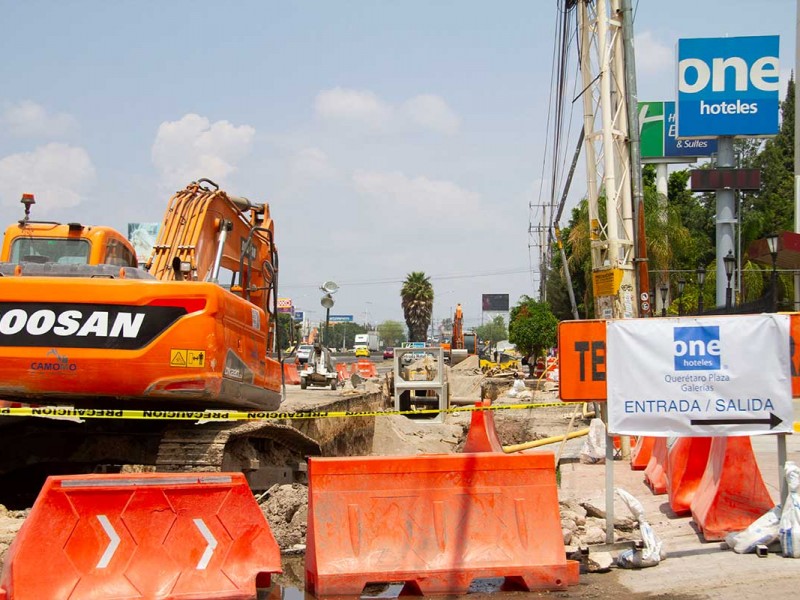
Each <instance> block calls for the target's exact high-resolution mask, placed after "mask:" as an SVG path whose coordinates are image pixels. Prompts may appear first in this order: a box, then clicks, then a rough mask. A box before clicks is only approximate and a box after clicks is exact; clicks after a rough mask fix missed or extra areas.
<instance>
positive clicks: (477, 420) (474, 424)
mask: <svg viewBox="0 0 800 600" xmlns="http://www.w3.org/2000/svg"><path fill="white" fill-rule="evenodd" d="M491 404H492V403H491V402H488V401H486V402H476V403H475V406H478V407H479V406H491ZM502 451H503V444H501V443H500V438H499V437H498V436H497V429H496V428H495V426H494V411H491V410H474V411H472V418H471V419H470V423H469V431H468V432H467V439H466V441H465V442H464V449H463V450H462V452H502Z"/></svg>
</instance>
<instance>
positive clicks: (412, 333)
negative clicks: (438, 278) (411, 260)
mask: <svg viewBox="0 0 800 600" xmlns="http://www.w3.org/2000/svg"><path fill="white" fill-rule="evenodd" d="M400 297H401V299H402V302H401V305H402V307H403V316H404V317H405V320H406V326H407V327H408V339H409V340H410V341H412V342H424V341H425V340H426V339H427V333H428V327H429V326H430V324H431V313H432V312H433V286H432V285H431V281H430V278H429V277H427V276H426V275H425V273H423V272H422V271H414V272H412V273H409V274H408V276H406V280H405V282H403V287H402V288H401V289H400Z"/></svg>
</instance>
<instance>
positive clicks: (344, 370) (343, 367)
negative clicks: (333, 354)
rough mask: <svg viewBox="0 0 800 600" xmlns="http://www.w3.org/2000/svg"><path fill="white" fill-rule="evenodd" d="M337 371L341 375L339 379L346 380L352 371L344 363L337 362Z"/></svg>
mask: <svg viewBox="0 0 800 600" xmlns="http://www.w3.org/2000/svg"><path fill="white" fill-rule="evenodd" d="M336 373H337V374H338V375H339V381H344V380H345V379H347V378H348V377H350V372H349V371H348V370H347V365H346V364H344V363H336Z"/></svg>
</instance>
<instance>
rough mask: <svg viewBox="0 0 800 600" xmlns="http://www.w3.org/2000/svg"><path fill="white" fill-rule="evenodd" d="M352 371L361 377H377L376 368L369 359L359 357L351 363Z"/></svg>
mask: <svg viewBox="0 0 800 600" xmlns="http://www.w3.org/2000/svg"><path fill="white" fill-rule="evenodd" d="M352 368H353V373H358V374H359V375H361V377H366V378H369V377H377V376H378V369H376V368H375V364H374V363H372V362H371V361H369V360H365V359H360V360H357V361H356V362H354V363H353V367H352Z"/></svg>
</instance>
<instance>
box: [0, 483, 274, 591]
mask: <svg viewBox="0 0 800 600" xmlns="http://www.w3.org/2000/svg"><path fill="white" fill-rule="evenodd" d="M280 572H281V560H280V549H279V548H278V545H277V544H276V543H275V539H274V538H273V537H272V533H271V532H270V529H269V525H268V524H267V521H266V519H265V518H264V515H263V514H262V513H261V510H260V509H259V507H258V504H256V501H255V499H254V498H253V494H252V493H251V492H250V488H249V487H248V485H247V481H246V480H245V478H244V475H242V474H241V473H213V474H212V473H208V474H205V473H204V474H191V475H190V474H171V473H169V474H168V473H146V474H136V475H132V474H119V475H70V476H60V477H49V478H48V479H47V481H46V482H45V484H44V486H43V487H42V491H41V492H40V493H39V497H38V498H37V499H36V502H35V504H34V505H33V508H32V509H31V512H30V515H29V516H28V518H27V519H26V520H25V523H24V525H23V526H22V528H21V529H20V531H19V533H18V534H17V537H16V539H15V540H14V542H13V544H12V545H11V547H10V548H9V550H8V555H7V556H6V561H5V568H4V571H3V576H2V580H0V597H4V594H5V595H6V596H7V600H27V599H30V600H42V599H44V598H128V599H134V598H163V599H171V598H176V599H177V598H255V596H256V584H257V580H258V585H259V586H263V585H265V584H267V585H268V583H269V574H270V573H280Z"/></svg>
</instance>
